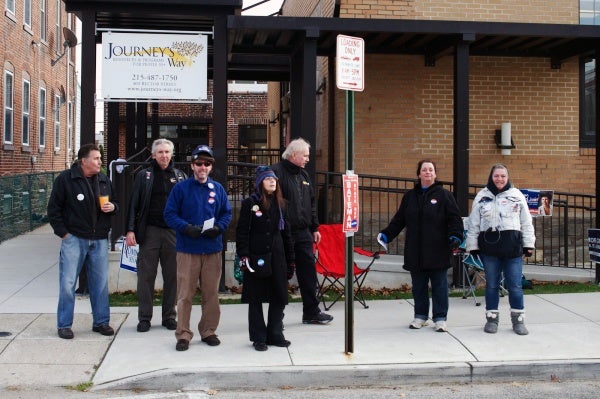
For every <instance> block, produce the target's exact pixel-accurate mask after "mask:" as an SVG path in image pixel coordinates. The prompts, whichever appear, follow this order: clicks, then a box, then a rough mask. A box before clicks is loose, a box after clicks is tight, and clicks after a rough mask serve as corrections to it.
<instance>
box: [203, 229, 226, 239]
mask: <svg viewBox="0 0 600 399" xmlns="http://www.w3.org/2000/svg"><path fill="white" fill-rule="evenodd" d="M219 234H221V229H220V228H219V226H215V227H211V228H210V229H206V230H204V232H203V233H202V237H204V238H216V237H218V236H219Z"/></svg>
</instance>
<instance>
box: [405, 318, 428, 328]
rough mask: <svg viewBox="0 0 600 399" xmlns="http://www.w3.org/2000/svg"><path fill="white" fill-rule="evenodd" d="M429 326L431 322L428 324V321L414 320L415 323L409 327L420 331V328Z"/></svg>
mask: <svg viewBox="0 0 600 399" xmlns="http://www.w3.org/2000/svg"><path fill="white" fill-rule="evenodd" d="M428 325H429V322H428V321H427V320H423V319H414V320H413V321H412V322H411V323H410V325H409V327H410V328H411V329H413V330H418V329H419V328H421V327H425V326H428Z"/></svg>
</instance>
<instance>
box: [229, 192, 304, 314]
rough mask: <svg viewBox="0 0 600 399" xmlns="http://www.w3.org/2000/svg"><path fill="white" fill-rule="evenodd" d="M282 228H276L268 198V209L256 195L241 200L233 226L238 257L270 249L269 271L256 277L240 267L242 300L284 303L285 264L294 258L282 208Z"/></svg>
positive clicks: (274, 207)
mask: <svg viewBox="0 0 600 399" xmlns="http://www.w3.org/2000/svg"><path fill="white" fill-rule="evenodd" d="M283 216H284V220H285V229H284V230H279V219H280V216H279V208H278V207H277V205H276V204H275V203H274V201H271V206H270V207H269V209H268V210H266V209H264V208H263V207H262V206H261V205H260V201H259V200H258V196H257V195H252V196H250V197H248V198H246V199H245V200H244V201H242V208H241V210H240V215H239V219H238V224H237V228H236V250H237V254H238V257H239V258H242V257H244V256H250V254H251V253H252V254H264V253H267V252H270V253H271V266H272V268H273V274H272V275H271V276H270V277H267V278H257V277H255V276H254V275H253V274H252V273H250V272H249V271H244V280H243V283H242V284H243V288H242V302H243V303H264V302H268V303H280V304H284V305H287V303H288V290H287V288H288V280H287V265H288V263H291V262H294V261H295V258H294V256H295V255H294V243H293V240H292V235H291V230H290V227H289V223H288V221H287V217H286V212H285V209H284V210H283Z"/></svg>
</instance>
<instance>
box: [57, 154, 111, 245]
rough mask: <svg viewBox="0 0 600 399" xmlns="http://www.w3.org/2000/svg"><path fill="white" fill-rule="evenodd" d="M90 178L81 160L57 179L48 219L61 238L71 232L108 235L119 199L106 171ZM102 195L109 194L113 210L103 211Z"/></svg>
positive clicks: (89, 236)
mask: <svg viewBox="0 0 600 399" xmlns="http://www.w3.org/2000/svg"><path fill="white" fill-rule="evenodd" d="M91 180H92V183H91V184H90V183H89V182H88V179H86V177H85V176H84V175H83V172H82V170H81V168H80V167H79V163H78V162H75V163H74V164H73V166H71V169H67V170H65V171H63V172H61V173H60V174H59V175H58V176H57V177H56V179H55V180H54V185H53V186H52V193H51V194H50V199H49V200H48V220H49V221H50V225H51V226H52V229H53V230H54V234H56V235H57V236H59V237H61V238H62V237H64V236H65V235H66V234H67V233H70V234H73V235H75V236H77V237H79V238H87V239H92V240H99V239H104V238H108V232H109V230H110V226H111V216H113V215H116V214H117V212H119V201H118V200H117V198H116V196H115V190H114V188H113V186H112V183H111V182H110V180H109V179H108V177H107V176H106V175H104V174H102V173H99V174H98V175H97V176H94V178H93V179H91ZM99 195H108V197H109V201H110V202H112V203H113V204H114V206H115V210H114V211H113V212H111V213H104V212H102V211H100V205H99V204H98V196H99Z"/></svg>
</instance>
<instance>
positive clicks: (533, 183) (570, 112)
mask: <svg viewBox="0 0 600 399" xmlns="http://www.w3.org/2000/svg"><path fill="white" fill-rule="evenodd" d="M470 69H471V85H470V96H469V97H470V111H469V112H470V115H469V116H470V126H469V131H470V132H469V133H470V134H469V144H470V150H469V151H470V158H469V162H470V168H469V169H470V170H469V175H470V182H471V183H481V184H483V183H485V182H486V181H487V176H488V173H489V168H490V166H491V165H492V164H493V163H495V162H504V163H506V164H507V165H508V166H509V168H510V170H511V173H512V177H513V180H514V182H515V183H516V184H518V185H519V186H520V187H523V188H526V187H527V188H547V189H554V190H559V191H570V192H582V193H588V194H593V193H594V179H595V174H594V173H590V171H593V170H595V156H594V155H595V154H594V152H593V151H590V150H587V151H580V148H579V142H578V137H579V136H578V135H579V133H578V129H579V116H578V65H577V61H572V62H569V63H565V64H563V66H562V68H561V69H560V70H554V69H551V68H550V65H549V62H548V60H546V59H515V58H485V57H473V58H471V65H470ZM365 70H366V71H377V72H376V73H367V74H366V80H365V90H364V91H363V92H357V93H355V108H354V123H355V170H356V172H357V173H359V174H376V175H386V176H403V177H413V176H416V165H417V162H418V161H419V160H420V159H423V158H431V159H433V160H434V161H436V163H437V165H438V169H439V171H438V177H439V179H441V180H449V181H451V180H452V179H453V175H452V167H453V139H452V134H453V81H452V73H453V66H452V58H450V57H445V58H443V59H441V60H440V61H439V62H438V63H437V65H436V66H435V67H425V66H423V59H422V57H419V56H384V55H373V56H369V57H368V58H367V61H366V64H365ZM532 80H535V82H537V83H535V84H531V83H530V82H531V81H532ZM335 93H336V110H337V111H336V119H335V122H334V123H335V131H336V137H337V138H338V139H337V143H338V144H337V145H336V146H335V148H334V153H335V159H336V163H335V169H336V170H337V171H343V170H344V141H343V140H344V107H345V105H344V103H345V99H344V93H343V92H342V91H339V90H336V91H335ZM324 101H326V99H325V98H323V99H321V98H320V99H319V103H318V104H322V102H324ZM502 122H511V124H512V137H513V141H514V143H515V145H516V148H515V149H513V150H512V151H511V155H509V156H507V155H501V151H500V150H499V149H498V148H497V146H496V144H495V141H494V133H495V130H496V129H500V126H501V124H502ZM327 123H328V121H327V119H326V118H323V119H321V123H320V131H321V134H319V135H317V137H318V140H319V142H318V143H317V147H318V148H319V149H320V151H319V152H318V154H317V155H318V157H317V162H318V165H319V169H321V168H323V167H325V159H323V157H324V154H326V153H327V150H328V143H327V138H326V135H325V134H323V132H324V131H325V129H327Z"/></svg>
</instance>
